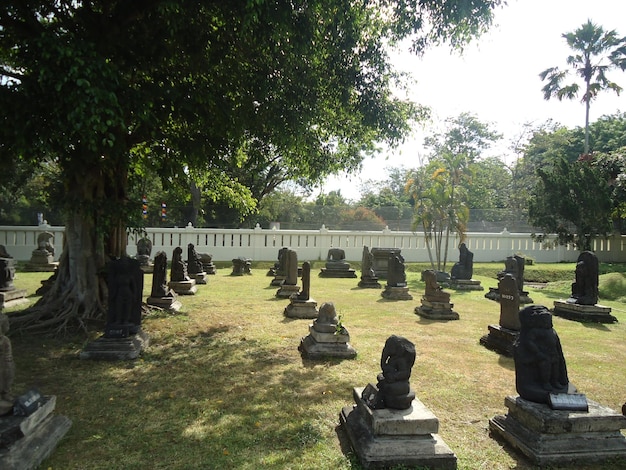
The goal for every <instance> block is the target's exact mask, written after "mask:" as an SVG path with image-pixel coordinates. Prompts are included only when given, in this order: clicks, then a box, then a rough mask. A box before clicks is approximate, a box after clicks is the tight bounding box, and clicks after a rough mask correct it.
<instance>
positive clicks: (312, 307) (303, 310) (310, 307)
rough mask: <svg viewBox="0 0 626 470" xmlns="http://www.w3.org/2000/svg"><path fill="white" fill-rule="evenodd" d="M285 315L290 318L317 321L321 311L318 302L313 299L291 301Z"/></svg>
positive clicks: (284, 312)
mask: <svg viewBox="0 0 626 470" xmlns="http://www.w3.org/2000/svg"><path fill="white" fill-rule="evenodd" d="M283 314H284V315H285V316H286V317H289V318H300V319H311V320H312V319H315V318H317V316H318V315H319V310H318V309H317V302H316V301H315V300H313V299H309V300H296V299H291V302H290V303H289V305H287V307H285V310H284V311H283Z"/></svg>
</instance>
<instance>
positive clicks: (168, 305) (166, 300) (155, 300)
mask: <svg viewBox="0 0 626 470" xmlns="http://www.w3.org/2000/svg"><path fill="white" fill-rule="evenodd" d="M146 303H147V304H148V305H151V306H153V307H158V308H162V309H164V310H169V311H171V312H178V311H179V310H180V309H181V307H182V306H183V304H181V303H180V301H179V300H178V299H177V298H176V297H175V296H165V297H152V296H150V297H148V299H147V300H146Z"/></svg>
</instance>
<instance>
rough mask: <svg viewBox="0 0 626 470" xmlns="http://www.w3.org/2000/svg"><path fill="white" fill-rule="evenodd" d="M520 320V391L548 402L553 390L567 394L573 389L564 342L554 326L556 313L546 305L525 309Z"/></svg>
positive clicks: (517, 362) (517, 367) (516, 350)
mask: <svg viewBox="0 0 626 470" xmlns="http://www.w3.org/2000/svg"><path fill="white" fill-rule="evenodd" d="M519 320H520V324H521V329H520V334H519V337H518V338H517V340H516V342H515V344H514V345H513V359H514V361H515V386H516V388H517V393H519V395H520V397H522V398H524V399H526V400H529V401H532V402H536V403H546V404H547V403H549V395H550V394H551V393H567V391H568V388H569V380H568V378H567V367H566V366H565V358H564V357H563V350H562V348H561V341H560V340H559V336H558V335H557V334H556V331H555V330H554V328H552V314H551V313H550V311H549V310H548V309H547V308H546V307H544V306H543V305H530V306H528V307H525V308H523V309H522V310H520V312H519Z"/></svg>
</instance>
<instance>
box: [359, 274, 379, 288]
mask: <svg viewBox="0 0 626 470" xmlns="http://www.w3.org/2000/svg"><path fill="white" fill-rule="evenodd" d="M358 285H359V287H361V288H362V289H381V288H382V287H383V286H381V285H380V282H378V278H377V277H376V278H374V277H367V278H364V277H361V280H360V281H359V284H358Z"/></svg>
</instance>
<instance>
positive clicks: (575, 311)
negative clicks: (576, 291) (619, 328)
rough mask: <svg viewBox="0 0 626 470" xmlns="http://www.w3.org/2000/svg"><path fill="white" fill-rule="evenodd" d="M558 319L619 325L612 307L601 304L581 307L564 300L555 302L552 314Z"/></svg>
mask: <svg viewBox="0 0 626 470" xmlns="http://www.w3.org/2000/svg"><path fill="white" fill-rule="evenodd" d="M552 313H553V314H554V315H556V316H557V317H563V318H567V319H568V320H576V321H582V322H595V323H617V318H615V317H614V316H613V315H611V307H605V306H603V305H600V304H595V305H580V304H574V303H570V302H565V301H563V300H555V301H554V310H553V312H552Z"/></svg>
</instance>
